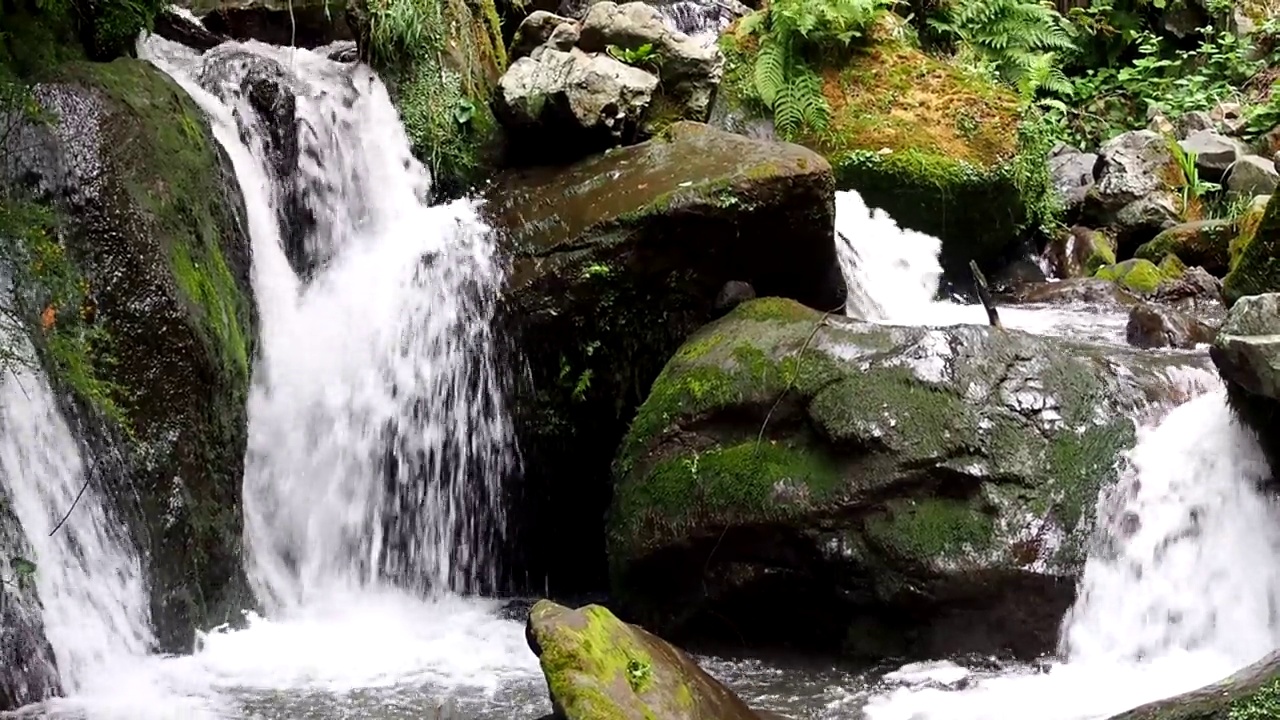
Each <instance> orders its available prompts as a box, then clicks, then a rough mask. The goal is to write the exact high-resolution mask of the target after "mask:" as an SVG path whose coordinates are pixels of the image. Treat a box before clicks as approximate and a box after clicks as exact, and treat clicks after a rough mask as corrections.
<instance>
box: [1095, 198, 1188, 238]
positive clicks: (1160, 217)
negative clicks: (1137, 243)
mask: <svg viewBox="0 0 1280 720" xmlns="http://www.w3.org/2000/svg"><path fill="white" fill-rule="evenodd" d="M1178 205H1179V200H1178V198H1177V197H1176V196H1175V195H1174V194H1173V193H1171V192H1157V193H1153V194H1151V195H1148V196H1146V197H1143V198H1139V199H1138V200H1136V201H1134V202H1131V203H1129V204H1128V205H1125V206H1124V207H1123V208H1122V209H1121V210H1120V212H1118V213H1116V214H1115V218H1114V220H1113V221H1112V224H1113V225H1114V226H1115V229H1116V230H1117V232H1119V233H1122V234H1133V233H1140V232H1144V231H1145V232H1154V233H1158V232H1160V231H1162V230H1168V229H1169V228H1171V227H1174V226H1176V225H1177V224H1178V223H1180V222H1182V215H1181V214H1180V213H1179V212H1178Z"/></svg>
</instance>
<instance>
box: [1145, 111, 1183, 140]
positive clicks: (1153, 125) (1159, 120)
mask: <svg viewBox="0 0 1280 720" xmlns="http://www.w3.org/2000/svg"><path fill="white" fill-rule="evenodd" d="M1147 129H1148V130H1150V131H1152V132H1158V133H1160V134H1161V135H1173V134H1174V133H1176V132H1177V129H1176V128H1174V126H1173V123H1172V122H1170V120H1169V118H1167V117H1165V116H1164V114H1163V113H1159V114H1156V115H1155V116H1154V117H1152V118H1151V119H1150V120H1148V121H1147Z"/></svg>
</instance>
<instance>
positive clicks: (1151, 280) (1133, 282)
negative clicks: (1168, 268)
mask: <svg viewBox="0 0 1280 720" xmlns="http://www.w3.org/2000/svg"><path fill="white" fill-rule="evenodd" d="M1093 276H1094V277H1096V278H1098V279H1099V280H1110V281H1111V282H1113V283H1115V284H1117V285H1119V286H1120V287H1122V288H1124V289H1126V290H1129V291H1130V292H1134V293H1138V294H1139V295H1152V294H1154V293H1155V291H1156V289H1157V288H1159V287H1160V282H1161V281H1162V280H1164V279H1165V277H1164V274H1163V273H1162V272H1161V271H1160V268H1159V267H1157V266H1156V264H1155V263H1153V262H1151V261H1150V260H1143V259H1141V258H1134V259H1131V260H1125V261H1124V262H1122V263H1116V264H1115V265H1107V266H1106V267H1103V268H1100V269H1099V270H1098V271H1097V272H1096V273H1094V274H1093Z"/></svg>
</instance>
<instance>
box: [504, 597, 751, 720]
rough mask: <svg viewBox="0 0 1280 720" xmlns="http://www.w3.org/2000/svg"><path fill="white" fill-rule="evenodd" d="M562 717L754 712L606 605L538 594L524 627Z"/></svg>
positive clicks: (735, 718)
mask: <svg viewBox="0 0 1280 720" xmlns="http://www.w3.org/2000/svg"><path fill="white" fill-rule="evenodd" d="M525 636H526V637H527V638H528V640H529V646H530V648H531V649H532V650H533V652H534V654H536V655H537V656H538V660H539V661H540V662H541V664H542V672H543V674H544V675H545V676H546V678H547V689H548V690H549V691H550V693H551V702H552V704H553V705H554V706H555V709H556V713H557V716H558V717H562V718H564V719H565V720H658V718H661V719H662V720H757V719H758V718H759V717H760V716H758V715H756V713H754V712H752V711H751V709H750V708H748V707H747V705H746V704H745V703H743V702H742V700H740V699H739V698H738V697H737V696H736V695H734V694H733V693H732V692H730V691H729V689H728V688H726V687H725V686H724V685H721V684H720V683H719V682H717V681H716V680H715V679H714V678H712V677H711V676H710V675H707V674H706V673H705V672H703V671H702V669H701V668H699V667H698V665H697V663H695V662H694V661H693V660H692V659H691V658H690V657H689V656H688V655H686V654H685V653H684V652H682V651H681V650H680V649H679V648H677V647H674V646H673V645H670V644H668V643H666V642H664V641H663V640H662V639H661V638H658V637H655V636H654V635H651V634H649V633H648V632H645V631H644V630H643V629H642V628H639V627H635V626H634V625H628V624H626V623H624V622H622V621H621V620H619V619H618V618H616V617H614V615H613V613H611V612H609V610H608V609H606V608H604V607H601V606H599V605H588V606H586V607H583V608H579V609H577V610H570V609H569V608H567V607H564V606H562V605H557V604H555V603H553V602H551V601H549V600H541V601H539V602H538V603H537V604H536V605H534V606H533V609H532V610H530V611H529V622H528V626H527V629H526V632H525Z"/></svg>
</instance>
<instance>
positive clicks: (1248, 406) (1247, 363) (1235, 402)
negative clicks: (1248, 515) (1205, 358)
mask: <svg viewBox="0 0 1280 720" xmlns="http://www.w3.org/2000/svg"><path fill="white" fill-rule="evenodd" d="M1209 355H1210V356H1211V357H1212V358H1213V362H1214V364H1216V365H1217V366H1218V372H1219V373H1221V374H1222V379H1223V380H1224V381H1226V383H1227V399H1228V401H1229V402H1230V403H1231V407H1232V409H1233V410H1235V412H1236V414H1237V416H1239V417H1240V419H1241V420H1243V421H1244V422H1245V424H1247V425H1249V426H1250V427H1252V428H1253V429H1254V430H1255V431H1256V432H1257V434H1258V439H1259V440H1260V441H1261V442H1262V445H1263V449H1264V450H1266V451H1267V454H1268V457H1269V458H1270V460H1271V467H1272V469H1273V470H1276V471H1280V434H1278V433H1277V432H1276V429H1277V428H1278V427H1280V294H1278V293H1267V294H1265V295H1249V296H1246V297H1243V298H1241V299H1240V300H1239V302H1237V303H1236V304H1235V305H1233V306H1232V307H1231V311H1230V312H1229V313H1228V314H1227V321H1226V323H1224V324H1223V326H1222V329H1221V330H1219V331H1218V337H1217V338H1216V339H1215V340H1214V343H1213V347H1211V348H1210V349H1209Z"/></svg>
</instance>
